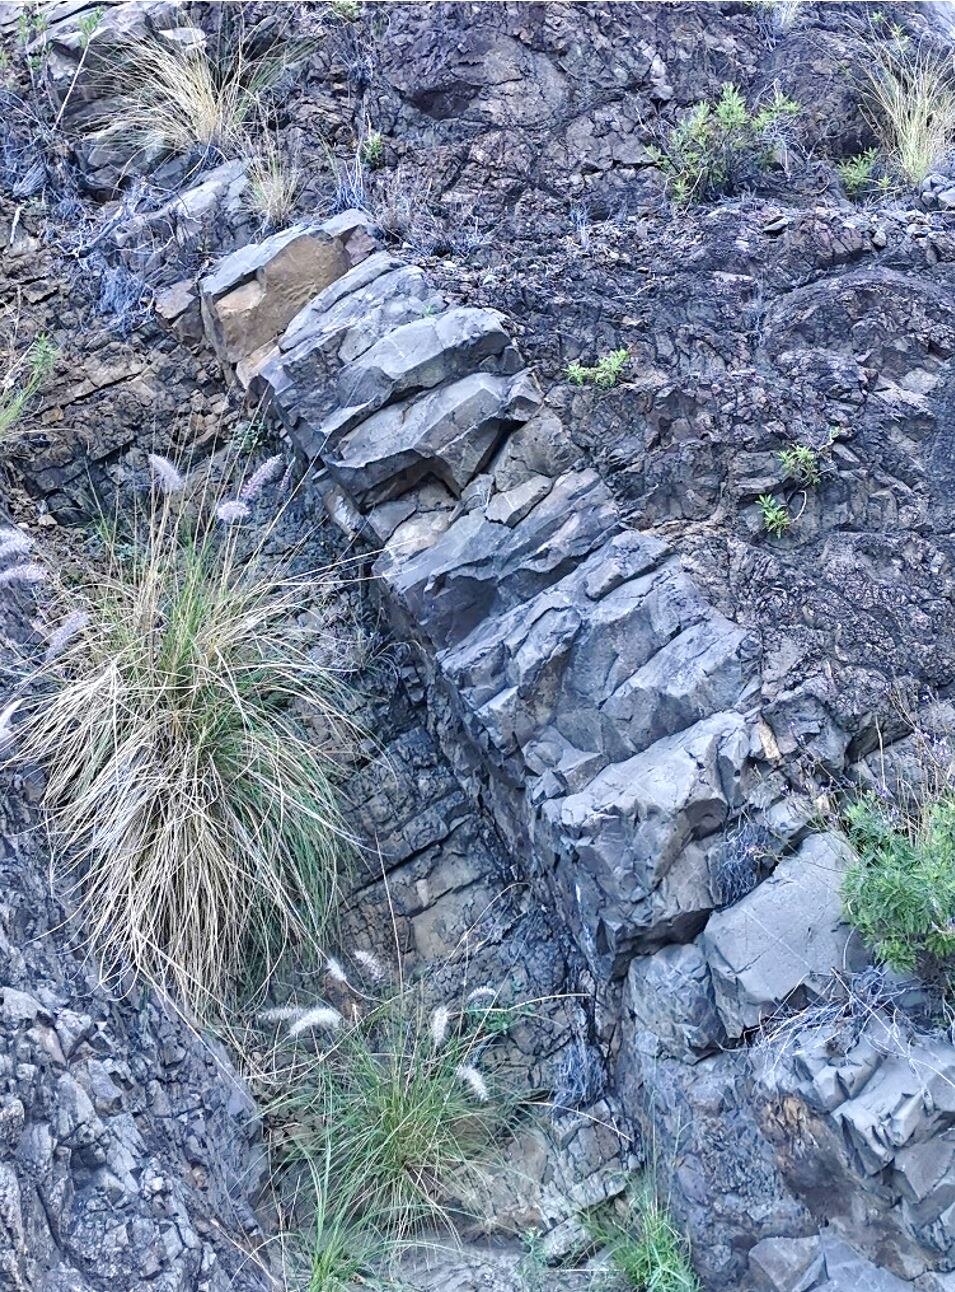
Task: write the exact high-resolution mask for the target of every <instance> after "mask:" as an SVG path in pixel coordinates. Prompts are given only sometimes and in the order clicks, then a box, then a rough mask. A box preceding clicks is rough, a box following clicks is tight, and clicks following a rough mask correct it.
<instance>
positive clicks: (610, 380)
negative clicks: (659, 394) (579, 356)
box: [564, 349, 630, 390]
mask: <svg viewBox="0 0 955 1292" xmlns="http://www.w3.org/2000/svg"><path fill="white" fill-rule="evenodd" d="M629 362H630V351H629V350H627V349H621V350H611V352H610V354H605V355H604V356H603V357H602V358H600V359H598V360H597V362H596V363H595V364H594V366H593V367H592V368H591V367H587V366H586V365H585V364H582V363H576V362H575V363H569V364H568V365H567V367H566V368H565V369H564V376H565V377H566V378H567V380H568V381H569V382H570V384H571V385H572V386H586V385H587V383H588V382H591V383H592V384H593V385H595V386H599V387H600V389H601V390H609V389H610V388H611V386H615V385H616V384H617V381H618V379H619V377H620V374H621V373H622V372H623V370H624V368H625V367H626V366H627V364H628V363H629Z"/></svg>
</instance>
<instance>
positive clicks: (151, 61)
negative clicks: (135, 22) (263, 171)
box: [97, 30, 306, 156]
mask: <svg viewBox="0 0 955 1292" xmlns="http://www.w3.org/2000/svg"><path fill="white" fill-rule="evenodd" d="M305 52H306V51H305V47H304V46H302V45H301V43H296V42H294V41H290V40H288V39H285V38H277V39H276V40H274V41H273V43H272V44H271V46H270V47H269V48H268V49H266V50H264V51H257V52H256V53H254V54H252V53H250V52H249V50H248V47H247V41H246V40H245V39H244V37H243V34H242V32H241V30H240V31H239V32H238V33H237V34H236V35H235V37H234V39H232V40H230V41H228V42H225V43H224V44H223V46H222V47H221V48H215V47H213V48H210V42H209V41H208V40H207V41H206V42H205V43H204V44H199V45H196V46H194V47H191V48H182V47H180V46H177V45H173V44H171V43H167V42H165V41H163V40H162V39H161V37H155V38H153V37H150V38H147V39H143V40H139V41H136V42H134V43H131V44H129V45H127V46H126V47H125V48H124V49H122V50H120V51H118V52H116V53H115V54H112V55H111V56H110V61H109V63H108V64H107V65H105V66H99V67H98V68H97V71H98V74H99V75H100V77H101V79H102V81H103V83H104V92H105V91H106V90H107V89H108V90H109V92H110V93H111V94H112V96H114V98H115V101H116V102H115V103H114V106H113V109H112V110H111V114H110V118H109V120H107V121H102V122H99V123H97V124H99V125H104V126H108V127H109V128H110V131H111V134H112V135H113V136H114V137H115V138H117V139H122V140H125V141H126V143H127V145H128V146H129V147H130V148H131V149H132V150H133V151H134V154H135V153H138V152H143V153H147V154H148V153H155V152H170V153H175V154H185V155H188V154H189V153H191V152H194V151H195V150H196V149H200V150H202V151H205V152H208V151H210V150H211V151H217V152H219V153H222V154H225V155H231V156H238V155H240V154H241V153H242V150H243V144H244V142H245V140H246V136H247V133H248V129H249V123H250V122H252V121H253V120H255V119H257V118H258V117H260V115H261V114H262V113H263V111H264V110H265V108H264V104H265V102H266V100H267V98H268V96H269V93H270V91H271V90H273V89H274V87H275V86H276V84H277V82H278V81H279V80H280V79H281V78H282V76H283V75H284V74H285V72H286V71H287V69H288V68H289V66H290V65H291V64H292V63H293V62H294V61H295V60H297V59H299V58H301V57H302V55H303V54H304V53H305Z"/></svg>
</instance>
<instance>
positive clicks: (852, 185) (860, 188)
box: [836, 148, 888, 198]
mask: <svg viewBox="0 0 955 1292" xmlns="http://www.w3.org/2000/svg"><path fill="white" fill-rule="evenodd" d="M878 160H879V154H878V152H877V150H876V149H875V148H867V149H866V150H865V152H864V153H856V154H855V156H854V157H847V158H846V160H845V161H841V162H838V163H837V165H836V170H837V171H838V172H839V177H840V179H841V180H842V183H843V186H844V187H845V190H846V193H847V194H848V196H849V197H852V198H857V197H862V196H863V195H864V194H865V193H866V192H868V191H869V189H870V188H871V187H873V186H875V185H876V184H877V183H881V181H875V180H874V179H873V175H872V172H873V170H874V169H875V165H876V162H877V161H878ZM884 178H885V179H886V180H887V179H888V176H885V177H884Z"/></svg>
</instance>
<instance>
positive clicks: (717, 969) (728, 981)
mask: <svg viewBox="0 0 955 1292" xmlns="http://www.w3.org/2000/svg"><path fill="white" fill-rule="evenodd" d="M851 862H852V851H851V849H850V848H849V845H848V844H847V843H846V842H845V840H844V839H841V838H840V837H839V836H838V835H835V834H815V835H811V836H810V837H809V838H808V839H806V841H805V842H804V843H803V844H802V845H801V847H800V848H799V850H798V851H797V852H796V853H794V854H793V855H792V856H791V857H787V858H785V859H784V860H783V861H781V862H780V863H779V865H778V866H777V867H776V870H775V871H774V872H773V874H772V875H771V876H770V878H769V879H767V880H765V881H764V882H763V883H762V884H760V885H759V887H758V888H755V889H754V890H753V891H752V892H751V893H749V894H747V896H746V897H744V898H743V899H742V900H741V901H739V902H737V903H736V905H735V906H732V907H730V908H728V909H727V910H725V911H719V912H717V913H716V914H714V915H711V916H710V919H709V922H708V923H707V926H706V930H705V932H704V933H703V936H702V938H701V946H702V949H703V953H704V955H705V956H706V959H707V962H708V963H709V966H710V971H711V973H712V975H713V986H714V989H715V992H716V1006H717V1009H718V1010H719V1013H720V1017H721V1018H722V1020H723V1023H724V1026H725V1027H726V1031H727V1033H728V1035H729V1036H731V1037H738V1036H742V1035H743V1034H744V1033H745V1032H748V1031H749V1030H750V1029H751V1028H754V1027H757V1026H758V1025H759V1023H761V1022H762V1020H763V1019H764V1018H766V1017H768V1016H769V1015H770V1014H772V1013H774V1012H775V1011H776V1010H777V1009H779V1007H780V1006H781V1005H783V1004H792V1005H796V1006H801V1005H804V1004H806V1003H807V1002H808V1001H809V1000H811V999H813V998H814V997H818V996H820V995H821V994H822V992H823V990H824V989H825V988H826V987H827V986H828V985H829V984H830V982H831V979H832V974H833V971H834V970H840V969H846V968H847V967H848V966H849V965H850V964H851V963H852V962H853V960H858V959H859V956H860V952H859V949H858V944H857V943H856V941H855V939H854V935H853V934H852V931H851V929H850V928H849V927H848V925H846V924H844V923H843V922H842V902H841V899H840V895H839V894H840V888H841V885H842V879H843V876H844V875H845V872H846V870H847V869H848V867H849V865H850V864H851Z"/></svg>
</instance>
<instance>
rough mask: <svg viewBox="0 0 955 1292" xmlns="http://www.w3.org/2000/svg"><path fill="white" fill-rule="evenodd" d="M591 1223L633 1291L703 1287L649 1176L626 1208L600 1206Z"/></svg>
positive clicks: (682, 1291)
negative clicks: (599, 1210)
mask: <svg viewBox="0 0 955 1292" xmlns="http://www.w3.org/2000/svg"><path fill="white" fill-rule="evenodd" d="M588 1228H589V1231H590V1235H591V1237H592V1238H593V1239H594V1241H595V1242H597V1243H599V1244H600V1245H601V1247H605V1248H606V1249H607V1254H608V1256H609V1258H610V1262H611V1264H612V1265H614V1266H615V1267H616V1268H617V1269H618V1270H619V1271H620V1273H621V1274H622V1276H623V1277H624V1279H625V1280H626V1282H627V1286H628V1287H631V1288H633V1289H634V1292H700V1284H699V1282H698V1280H697V1277H696V1275H695V1274H694V1273H693V1267H692V1266H691V1264H690V1257H689V1252H688V1250H687V1245H686V1240H685V1239H684V1238H683V1235H682V1234H681V1233H680V1231H679V1229H677V1227H676V1225H675V1224H674V1223H673V1219H672V1218H671V1216H670V1213H669V1211H668V1210H667V1208H666V1207H665V1206H664V1204H663V1203H662V1202H661V1201H660V1199H659V1198H658V1197H657V1194H656V1191H655V1189H654V1188H653V1185H652V1184H651V1183H650V1182H644V1183H642V1184H641V1185H639V1186H638V1187H637V1188H636V1189H635V1190H634V1191H633V1192H631V1193H630V1195H629V1196H628V1198H627V1200H626V1205H625V1208H624V1209H623V1213H622V1214H620V1213H619V1212H616V1211H611V1210H605V1211H603V1212H599V1213H597V1215H595V1216H592V1217H591V1218H590V1221H589V1225H588Z"/></svg>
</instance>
